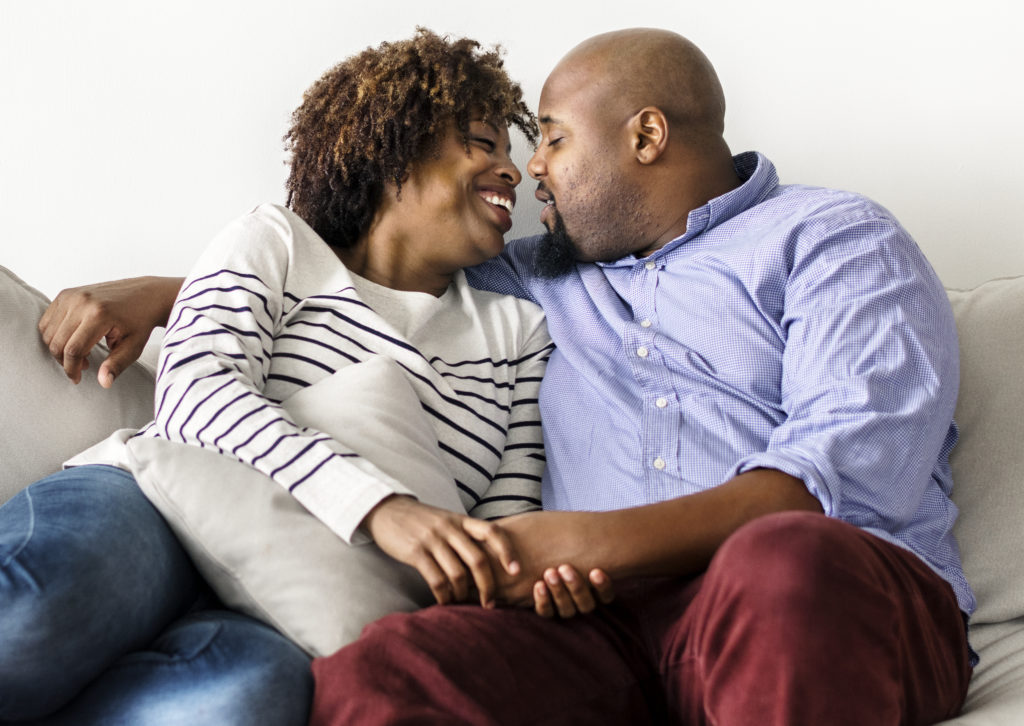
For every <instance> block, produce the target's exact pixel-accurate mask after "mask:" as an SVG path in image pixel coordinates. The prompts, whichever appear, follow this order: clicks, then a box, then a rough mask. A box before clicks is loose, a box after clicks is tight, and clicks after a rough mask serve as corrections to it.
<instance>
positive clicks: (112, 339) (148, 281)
mask: <svg viewBox="0 0 1024 726" xmlns="http://www.w3.org/2000/svg"><path fill="white" fill-rule="evenodd" d="M181 282H182V280H181V278H173V277H136V278H131V279H127V280H114V281H112V282H102V283H98V284H95V285H85V286H83V287H76V288H71V289H68V290H62V291H61V292H60V293H59V294H58V295H57V297H56V298H54V300H53V302H52V303H50V306H49V307H48V308H47V309H46V311H45V312H44V313H43V316H42V318H40V320H39V334H40V335H41V336H42V339H43V342H44V343H45V344H46V347H47V348H49V350H50V355H52V356H53V357H54V358H55V359H56V360H57V362H58V363H60V364H61V365H62V366H63V367H64V373H65V374H66V375H67V377H68V378H70V379H71V380H72V381H73V382H74V383H78V382H79V381H81V380H82V371H83V370H85V369H86V368H88V367H89V359H88V355H89V351H91V350H92V348H93V346H95V345H96V344H97V343H99V342H100V341H101V340H103V339H106V342H107V347H108V348H109V349H110V354H109V355H108V356H107V358H106V359H105V360H104V361H103V363H102V364H101V365H100V368H99V370H98V371H97V372H96V377H97V379H98V380H99V383H100V385H101V386H103V387H104V388H110V387H111V386H112V385H113V383H114V379H115V378H117V376H118V375H119V374H120V373H121V371H123V370H124V369H125V368H127V367H128V366H130V365H131V364H132V363H134V362H135V361H136V360H138V358H139V356H140V355H141V354H142V350H143V348H145V347H146V342H147V341H148V340H149V335H150V333H152V332H153V329H154V328H156V327H159V326H161V325H166V324H167V316H168V315H169V314H170V311H171V308H172V307H173V305H174V299H175V297H176V296H177V294H178V290H179V289H180V288H181Z"/></svg>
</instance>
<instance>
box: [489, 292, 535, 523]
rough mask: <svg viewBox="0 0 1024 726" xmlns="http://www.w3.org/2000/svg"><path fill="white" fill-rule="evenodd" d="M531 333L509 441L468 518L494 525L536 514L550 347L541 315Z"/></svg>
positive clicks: (519, 371)
mask: <svg viewBox="0 0 1024 726" xmlns="http://www.w3.org/2000/svg"><path fill="white" fill-rule="evenodd" d="M532 321H533V329H532V331H530V332H529V335H528V336H527V337H526V339H525V343H524V345H523V346H522V348H521V350H520V351H519V356H518V358H517V359H516V361H515V366H516V373H515V388H514V391H513V398H512V404H511V411H510V414H509V424H508V436H507V438H506V440H505V448H504V450H503V451H502V455H501V461H500V463H499V464H498V469H497V471H495V473H494V476H493V477H492V479H491V485H490V486H489V487H488V488H487V490H486V491H485V492H484V494H483V496H482V497H481V498H480V501H478V502H477V503H476V504H475V505H474V506H473V507H472V509H470V511H469V514H470V515H471V516H474V517H479V518H481V519H495V518H497V517H507V516H509V515H512V514H519V513H521V512H529V511H534V510H538V509H540V508H541V493H540V492H541V479H542V477H543V475H544V465H545V458H544V438H543V434H542V431H541V420H540V405H539V396H540V384H541V379H542V378H543V377H544V369H545V367H546V366H547V362H548V358H549V356H550V355H551V351H552V350H554V344H553V343H552V342H551V338H550V336H549V335H548V330H547V325H545V323H544V317H543V314H542V313H540V311H539V310H538V311H537V314H536V315H535V316H532Z"/></svg>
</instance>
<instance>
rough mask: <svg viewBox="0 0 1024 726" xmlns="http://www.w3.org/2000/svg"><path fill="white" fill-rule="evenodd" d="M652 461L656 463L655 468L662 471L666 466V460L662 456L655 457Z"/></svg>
mask: <svg viewBox="0 0 1024 726" xmlns="http://www.w3.org/2000/svg"><path fill="white" fill-rule="evenodd" d="M652 463H653V464H654V468H655V469H657V470H658V471H661V470H662V469H664V468H665V460H664V459H662V458H661V457H660V456H659V457H658V458H657V459H655V460H654V461H653V462H652Z"/></svg>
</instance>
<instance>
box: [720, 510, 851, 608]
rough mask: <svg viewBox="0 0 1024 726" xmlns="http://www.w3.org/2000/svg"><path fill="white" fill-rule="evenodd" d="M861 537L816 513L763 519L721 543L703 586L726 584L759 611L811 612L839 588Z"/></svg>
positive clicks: (847, 527)
mask: <svg viewBox="0 0 1024 726" xmlns="http://www.w3.org/2000/svg"><path fill="white" fill-rule="evenodd" d="M862 536H863V535H862V533H860V531H859V530H857V529H856V528H855V527H853V526H852V525H849V524H847V523H845V522H841V521H839V520H836V519H830V518H828V517H825V516H824V515H822V514H817V513H812V512H779V513H776V514H770V515H765V516H763V517H759V518H757V519H755V520H753V521H751V522H749V523H747V524H746V525H744V526H743V527H741V528H740V529H738V530H737V531H736V532H735V533H734V534H733V535H732V536H731V537H729V539H727V540H726V541H725V543H723V544H722V546H721V547H720V548H719V551H718V553H717V554H716V555H715V557H714V559H713V560H712V562H711V565H710V567H709V568H708V574H707V577H706V578H705V586H707V585H708V584H710V585H711V586H712V587H716V586H719V587H720V586H722V584H723V583H724V584H726V585H727V586H728V587H729V588H730V590H731V591H732V592H734V593H736V594H742V595H745V596H746V597H749V598H751V600H752V602H755V603H759V604H760V606H761V607H768V606H769V603H774V604H775V606H776V607H778V608H785V609H788V610H794V609H795V610H800V609H803V608H804V607H811V606H813V605H814V604H815V603H816V602H817V601H819V600H820V598H821V597H822V596H824V595H827V594H828V593H830V592H831V591H832V590H833V589H834V588H835V586H836V584H837V583H836V582H835V581H836V579H837V577H839V576H841V575H842V572H843V570H844V568H843V567H842V565H841V563H842V562H844V561H849V558H851V557H856V552H857V549H858V547H860V546H861V542H860V541H859V540H860V539H861V538H862Z"/></svg>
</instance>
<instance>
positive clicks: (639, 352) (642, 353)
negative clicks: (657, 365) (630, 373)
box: [636, 345, 650, 358]
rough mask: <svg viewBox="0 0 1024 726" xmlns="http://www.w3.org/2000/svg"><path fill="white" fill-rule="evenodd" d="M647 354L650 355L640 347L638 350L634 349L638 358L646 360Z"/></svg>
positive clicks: (645, 349)
mask: <svg viewBox="0 0 1024 726" xmlns="http://www.w3.org/2000/svg"><path fill="white" fill-rule="evenodd" d="M648 353H650V351H649V350H647V348H645V347H644V346H642V345H641V346H640V347H639V348H637V349H636V354H637V355H638V356H640V357H641V358H646V357H647V354H648Z"/></svg>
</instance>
